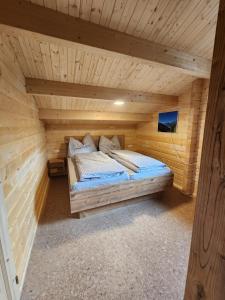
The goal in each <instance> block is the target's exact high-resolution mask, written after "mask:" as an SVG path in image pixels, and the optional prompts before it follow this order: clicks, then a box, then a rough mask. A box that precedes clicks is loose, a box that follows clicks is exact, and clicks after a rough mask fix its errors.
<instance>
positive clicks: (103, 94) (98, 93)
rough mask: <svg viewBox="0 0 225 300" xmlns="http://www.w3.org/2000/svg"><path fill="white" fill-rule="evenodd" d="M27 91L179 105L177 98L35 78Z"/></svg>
mask: <svg viewBox="0 0 225 300" xmlns="http://www.w3.org/2000/svg"><path fill="white" fill-rule="evenodd" d="M26 90H27V93H29V94H32V95H49V96H64V97H77V98H87V99H103V100H112V101H115V100H123V101H125V102H131V103H132V102H135V103H137V102H139V103H148V104H152V105H165V106H176V105H177V104H178V97H177V96H167V95H161V94H152V93H144V92H139V91H132V90H124V89H117V88H108V87H101V86H92V85H82V84H76V83H69V82H60V81H52V80H44V79H35V78H26Z"/></svg>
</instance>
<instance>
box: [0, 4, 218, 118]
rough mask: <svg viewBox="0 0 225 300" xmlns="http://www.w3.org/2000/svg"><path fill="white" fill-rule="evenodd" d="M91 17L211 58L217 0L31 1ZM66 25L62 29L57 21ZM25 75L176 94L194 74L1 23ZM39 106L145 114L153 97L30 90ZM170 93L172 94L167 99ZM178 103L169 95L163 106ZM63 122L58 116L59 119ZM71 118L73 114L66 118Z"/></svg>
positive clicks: (151, 108)
mask: <svg viewBox="0 0 225 300" xmlns="http://www.w3.org/2000/svg"><path fill="white" fill-rule="evenodd" d="M32 2H33V3H35V4H38V5H41V6H44V7H46V8H50V9H53V10H56V11H58V12H61V13H63V14H66V15H70V16H73V17H76V18H80V19H83V20H86V21H89V22H91V23H95V24H99V25H101V26H104V27H107V28H111V29H114V30H117V31H120V32H124V33H127V34H129V35H132V36H136V37H138V38H141V39H146V40H149V41H152V42H156V43H158V44H162V45H164V46H168V47H173V48H174V49H177V50H182V51H186V52H187V53H190V54H191V55H196V56H197V57H202V58H204V59H211V57H212V49H213V45H214V35H215V27H216V20H217V12H218V2H219V1H218V0H151V1H150V0H35V1H34V0H32ZM62 31H63V28H62ZM1 41H2V43H5V44H7V46H9V47H10V48H11V49H12V50H13V51H14V53H15V56H16V59H17V60H18V62H19V64H20V66H21V69H22V71H23V74H24V76H25V77H31V78H39V79H46V80H54V81H61V82H70V83H76V84H83V85H91V86H97V87H108V88H117V89H127V90H135V91H141V92H150V93H158V94H164V95H175V96H178V95H180V94H182V93H183V92H185V91H186V90H187V89H188V88H189V87H190V85H191V83H192V81H193V80H194V79H196V77H197V76H193V75H190V74H188V73H187V74H186V73H184V72H180V70H179V69H176V68H171V67H170V66H168V65H163V64H158V63H154V62H146V61H143V60H141V59H134V58H133V57H130V56H126V55H119V54H117V53H110V52H106V51H101V50H99V49H96V48H93V47H89V46H86V45H82V44H77V43H73V44H71V43H66V41H65V43H64V41H60V43H58V41H56V40H55V39H52V38H50V37H46V36H41V35H35V34H33V33H32V34H31V33H30V32H25V31H17V30H12V29H11V28H10V29H9V30H8V28H7V30H5V28H4V29H3V30H1ZM34 97H35V99H36V102H37V104H38V106H39V108H40V109H65V110H79V111H81V110H82V111H96V112H124V113H148V112H152V111H155V110H156V109H158V106H157V105H155V103H154V104H152V103H151V101H149V103H141V102H128V103H125V105H123V106H115V105H114V104H113V101H109V100H104V99H91V98H86V97H85V99H84V98H81V97H62V96H50V95H35V96H34ZM171 99H172V98H171ZM170 104H171V107H172V106H173V107H175V105H174V102H173V101H172V100H171V103H170V100H168V105H170ZM60 122H62V120H60ZM69 122H71V120H70V121H69Z"/></svg>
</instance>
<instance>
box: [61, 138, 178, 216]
mask: <svg viewBox="0 0 225 300" xmlns="http://www.w3.org/2000/svg"><path fill="white" fill-rule="evenodd" d="M106 137H109V138H111V137H110V136H106ZM69 138H70V137H65V143H66V144H68V142H69ZM73 138H75V139H77V140H82V138H83V137H81V136H75V137H73ZM93 138H94V141H95V143H96V145H98V141H99V136H93ZM118 138H119V140H120V144H121V146H122V147H124V136H122V135H120V136H118ZM67 163H68V181H69V196H70V209H71V214H75V213H76V215H77V216H78V217H79V214H80V213H82V212H86V211H89V210H92V209H96V208H99V207H105V206H109V205H112V204H115V203H118V202H120V203H121V202H123V201H127V200H133V199H138V198H140V197H142V196H146V195H153V194H157V193H160V192H163V191H164V190H165V189H166V188H167V187H168V186H171V185H172V182H173V174H172V172H171V171H170V169H168V168H167V169H166V168H165V170H164V172H162V171H159V172H157V173H154V172H153V173H152V174H151V173H149V174H147V175H148V176H146V175H144V176H143V174H141V173H139V174H138V173H136V172H134V171H133V170H131V169H129V168H127V167H126V166H123V167H124V168H125V169H126V172H127V173H128V174H129V179H128V180H127V179H124V180H123V179H122V180H120V178H116V179H115V181H114V182H112V181H110V182H109V184H107V182H106V183H105V184H103V185H100V186H93V182H91V183H90V182H89V183H88V181H87V182H86V183H83V184H82V183H79V180H78V177H77V171H76V164H75V163H74V160H73V159H72V158H67ZM117 179H118V180H117ZM78 185H79V188H74V187H78ZM81 185H83V187H81Z"/></svg>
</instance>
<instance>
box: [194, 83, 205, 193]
mask: <svg viewBox="0 0 225 300" xmlns="http://www.w3.org/2000/svg"><path fill="white" fill-rule="evenodd" d="M208 94H209V80H204V82H203V89H202V98H201V105H200V111H199V115H198V126H199V130H198V132H197V144H196V168H195V174H194V189H193V193H194V195H196V194H197V188H198V180H199V170H200V163H201V155H202V144H203V135H204V129H205V117H206V108H207V103H208Z"/></svg>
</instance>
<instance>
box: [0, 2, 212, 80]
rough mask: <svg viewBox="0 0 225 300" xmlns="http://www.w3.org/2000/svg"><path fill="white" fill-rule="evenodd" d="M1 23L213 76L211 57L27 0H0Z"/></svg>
mask: <svg viewBox="0 0 225 300" xmlns="http://www.w3.org/2000/svg"><path fill="white" fill-rule="evenodd" d="M0 24H4V25H7V26H12V27H15V28H18V29H23V30H28V31H31V32H33V33H38V34H42V35H47V36H50V37H54V38H58V39H62V40H66V41H71V42H75V43H78V44H83V45H87V46H91V47H95V48H100V49H103V50H108V51H111V52H116V53H119V54H125V55H128V56H131V57H135V58H139V59H142V60H146V61H148V62H149V61H150V62H155V63H159V64H164V65H168V66H171V67H174V68H175V69H178V70H180V71H181V72H184V73H187V74H191V75H193V76H196V77H204V78H208V77H209V76H210V69H211V62H210V61H209V60H207V59H204V58H201V57H198V56H195V55H191V54H189V53H186V52H183V51H180V50H176V49H173V48H170V47H166V46H163V45H160V44H156V43H153V42H150V41H147V40H144V39H140V38H137V37H134V36H131V35H128V34H125V33H122V32H118V31H115V30H112V29H109V28H105V27H103V26H100V25H97V24H93V23H90V22H87V21H84V20H81V19H78V18H74V17H71V16H68V15H66V14H63V13H60V12H56V11H54V10H51V9H49V8H45V7H42V6H38V5H36V4H33V3H30V2H28V1H25V0H20V1H18V0H7V1H0Z"/></svg>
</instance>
